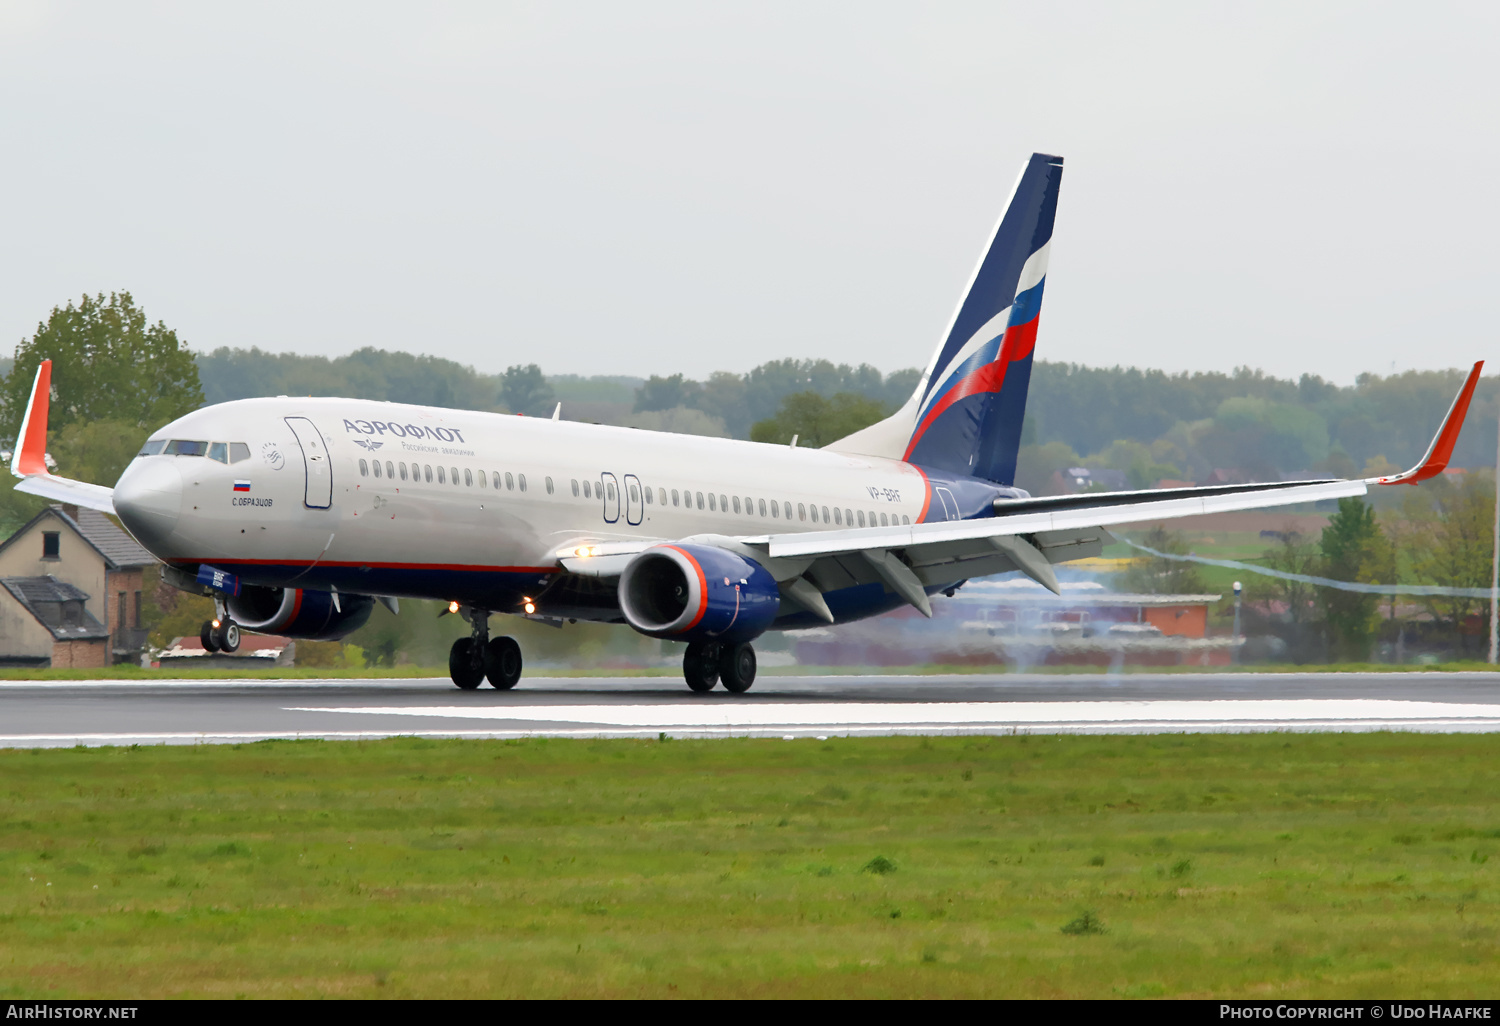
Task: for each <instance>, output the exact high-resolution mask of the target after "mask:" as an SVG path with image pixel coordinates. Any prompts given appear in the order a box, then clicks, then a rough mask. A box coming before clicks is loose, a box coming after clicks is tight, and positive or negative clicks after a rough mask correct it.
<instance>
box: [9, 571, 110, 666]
mask: <svg viewBox="0 0 1500 1026" xmlns="http://www.w3.org/2000/svg"><path fill="white" fill-rule="evenodd" d="M88 599H89V596H88V594H87V593H86V592H83V591H80V590H79V589H77V588H75V587H73V585H71V584H68V583H66V582H65V581H59V580H58V579H57V578H56V577H50V576H41V577H0V638H3V639H4V648H3V651H0V666H66V667H94V666H108V665H109V663H110V660H109V630H108V628H106V627H105V626H104V624H102V623H100V622H99V618H98V617H96V616H94V614H93V613H91V612H89V611H88V609H87V608H86V606H87V603H88Z"/></svg>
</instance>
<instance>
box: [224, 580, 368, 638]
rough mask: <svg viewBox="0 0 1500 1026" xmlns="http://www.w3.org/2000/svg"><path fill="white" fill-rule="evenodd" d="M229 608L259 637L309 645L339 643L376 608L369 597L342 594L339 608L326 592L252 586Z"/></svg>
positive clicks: (228, 600) (227, 602) (231, 601)
mask: <svg viewBox="0 0 1500 1026" xmlns="http://www.w3.org/2000/svg"><path fill="white" fill-rule="evenodd" d="M224 604H225V606H226V607H227V608H228V610H229V615H230V616H231V617H233V619H234V622H235V623H237V624H239V625H240V626H241V627H243V628H244V629H246V630H250V631H255V632H256V633H257V634H279V635H281V636H282V637H285V638H306V639H308V640H309V641H337V640H338V639H339V638H342V637H344V636H345V635H346V634H351V633H353V632H354V631H357V630H359V628H361V627H363V626H364V625H365V621H367V620H369V619H370V613H371V611H372V610H374V608H375V600H374V599H372V598H371V597H370V596H368V595H346V594H344V593H343V592H340V593H339V604H338V608H334V605H333V596H332V595H331V594H330V593H328V592H326V591H310V590H307V589H303V588H266V587H262V586H260V585H255V584H249V585H246V586H245V587H243V588H241V589H240V593H239V594H238V595H234V596H226V598H225V600H224Z"/></svg>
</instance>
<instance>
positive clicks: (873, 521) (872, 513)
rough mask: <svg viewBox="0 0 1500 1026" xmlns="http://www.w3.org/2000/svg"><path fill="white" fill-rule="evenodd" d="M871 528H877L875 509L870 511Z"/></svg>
mask: <svg viewBox="0 0 1500 1026" xmlns="http://www.w3.org/2000/svg"><path fill="white" fill-rule="evenodd" d="M870 526H871V527H874V526H875V511H874V510H873V509H872V510H870Z"/></svg>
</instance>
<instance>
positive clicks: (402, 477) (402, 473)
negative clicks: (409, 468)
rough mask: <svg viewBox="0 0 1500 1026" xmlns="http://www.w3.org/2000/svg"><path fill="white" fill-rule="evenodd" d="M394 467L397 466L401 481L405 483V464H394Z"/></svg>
mask: <svg viewBox="0 0 1500 1026" xmlns="http://www.w3.org/2000/svg"><path fill="white" fill-rule="evenodd" d="M396 466H398V467H400V468H401V480H403V481H405V480H406V464H405V463H398V464H396Z"/></svg>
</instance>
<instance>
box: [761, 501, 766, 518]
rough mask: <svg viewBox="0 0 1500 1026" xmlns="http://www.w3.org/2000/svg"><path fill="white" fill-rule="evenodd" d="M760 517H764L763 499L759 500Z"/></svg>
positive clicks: (764, 504)
mask: <svg viewBox="0 0 1500 1026" xmlns="http://www.w3.org/2000/svg"><path fill="white" fill-rule="evenodd" d="M760 515H761V516H765V515H766V500H765V499H761V500H760Z"/></svg>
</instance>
